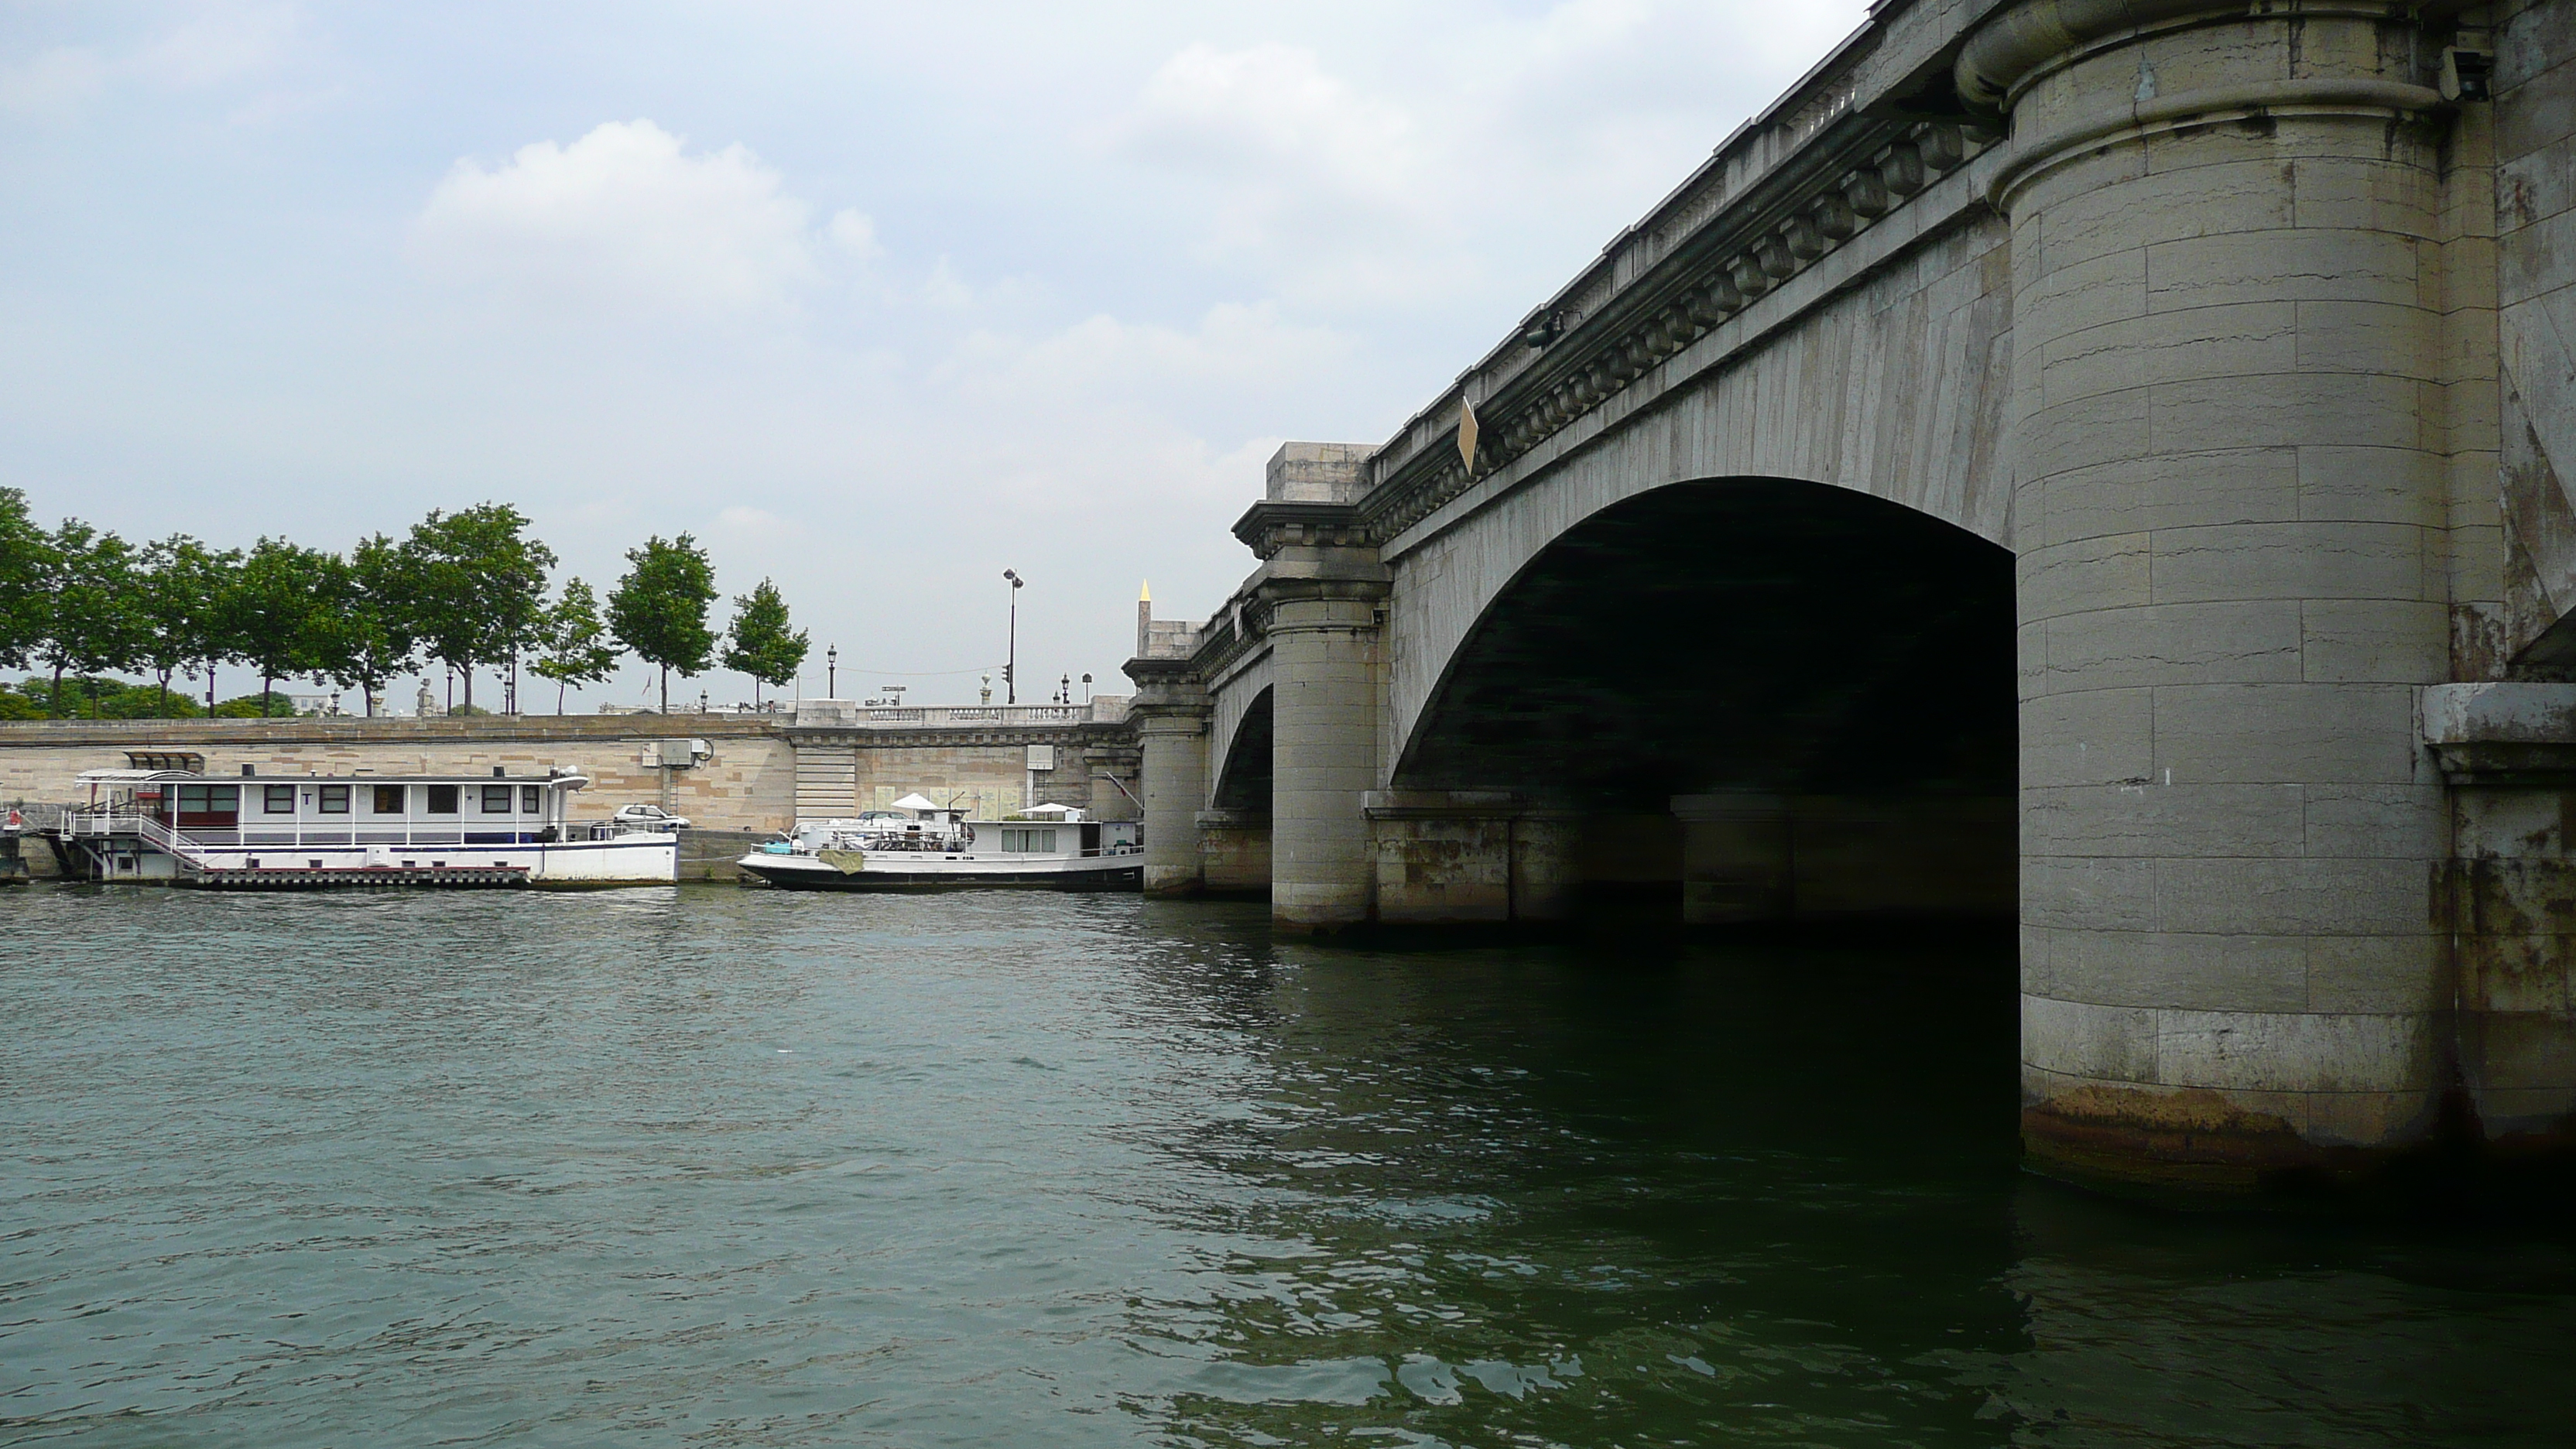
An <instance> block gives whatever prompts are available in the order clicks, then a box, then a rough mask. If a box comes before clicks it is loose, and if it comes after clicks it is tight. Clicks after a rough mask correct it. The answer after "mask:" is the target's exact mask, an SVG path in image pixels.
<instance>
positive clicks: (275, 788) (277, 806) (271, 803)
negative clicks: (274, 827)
mask: <svg viewBox="0 0 2576 1449" xmlns="http://www.w3.org/2000/svg"><path fill="white" fill-rule="evenodd" d="M260 793H261V795H262V797H263V798H262V799H261V801H260V808H261V809H262V810H265V811H267V812H268V813H269V814H271V815H292V814H294V813H295V787H294V786H292V785H263V786H261V787H260Z"/></svg>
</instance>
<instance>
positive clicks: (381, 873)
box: [171, 865, 528, 891]
mask: <svg viewBox="0 0 2576 1449" xmlns="http://www.w3.org/2000/svg"><path fill="white" fill-rule="evenodd" d="M171 883H172V884H174V885H180V886H188V887H193V888H195V889H197V890H207V891H312V890H346V889H348V888H349V887H351V886H359V887H369V886H373V887H380V888H384V889H392V888H394V887H397V886H439V887H443V888H445V889H448V890H494V889H505V888H509V887H513V886H525V885H526V884H528V870H527V867H525V866H508V867H500V866H470V865H467V866H435V867H426V868H412V869H405V868H404V867H401V866H352V867H348V868H345V869H336V870H335V869H332V868H330V867H327V866H326V867H324V868H323V869H320V870H280V869H274V868H263V869H260V870H226V869H221V868H209V869H205V870H199V871H191V872H187V873H184V874H182V875H180V876H178V877H176V878H175V879H174V880H173V881H172V882H171Z"/></svg>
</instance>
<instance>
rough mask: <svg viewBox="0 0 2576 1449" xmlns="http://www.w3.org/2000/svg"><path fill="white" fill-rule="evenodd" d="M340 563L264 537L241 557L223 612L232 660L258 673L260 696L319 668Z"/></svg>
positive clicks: (225, 599) (225, 598) (325, 555)
mask: <svg viewBox="0 0 2576 1449" xmlns="http://www.w3.org/2000/svg"><path fill="white" fill-rule="evenodd" d="M336 562H337V561H336V560H334V559H333V558H332V557H331V556H330V555H329V554H326V553H320V552H317V551H315V550H313V549H309V548H299V547H297V546H296V545H294V544H291V543H288V542H287V541H286V540H284V539H282V538H263V539H261V540H260V541H259V542H258V543H256V544H254V545H252V546H251V551H250V553H249V554H248V555H247V556H245V557H244V558H243V559H242V565H241V570H240V572H239V573H237V574H235V575H234V576H233V580H232V587H230V588H229V589H227V590H225V592H224V598H223V603H222V604H221V606H220V608H219V613H220V616H221V618H222V620H223V623H224V633H225V634H226V635H227V636H229V638H230V641H231V645H232V648H233V649H234V651H235V655H234V657H236V658H238V659H240V660H241V661H242V662H243V663H244V664H247V665H249V666H250V667H251V668H253V669H256V670H258V671H259V683H260V697H261V698H263V699H267V698H272V697H273V690H272V688H271V686H273V685H274V684H275V682H276V681H278V680H281V679H287V678H291V677H292V676H294V675H298V674H307V673H311V672H313V671H314V670H315V668H316V667H317V661H316V649H315V646H316V643H317V640H318V639H319V637H320V634H321V631H322V629H323V627H324V626H325V625H326V624H327V623H328V621H329V619H330V615H331V598H330V589H331V577H332V572H333V567H332V566H333V564H334V563H336ZM263 712H264V713H274V711H273V710H266V709H265V708H263ZM215 713H217V714H219V715H220V714H222V713H223V710H222V709H220V708H218V709H217V710H216V711H215ZM289 713H292V711H291V710H290V711H289ZM256 717H257V716H254V718H256Z"/></svg>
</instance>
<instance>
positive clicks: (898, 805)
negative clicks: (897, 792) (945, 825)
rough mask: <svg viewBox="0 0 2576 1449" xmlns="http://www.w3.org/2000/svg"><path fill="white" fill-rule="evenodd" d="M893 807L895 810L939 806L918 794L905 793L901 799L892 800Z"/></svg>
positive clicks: (935, 807)
mask: <svg viewBox="0 0 2576 1449" xmlns="http://www.w3.org/2000/svg"><path fill="white" fill-rule="evenodd" d="M894 808H895V809H897V810H936V809H938V808H939V806H938V805H937V804H935V803H934V802H932V801H929V800H924V799H922V798H921V796H919V795H918V794H914V795H906V796H904V797H903V798H902V799H900V800H897V801H896V802H894Z"/></svg>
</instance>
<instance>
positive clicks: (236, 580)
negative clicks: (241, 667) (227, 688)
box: [187, 548, 243, 715]
mask: <svg viewBox="0 0 2576 1449" xmlns="http://www.w3.org/2000/svg"><path fill="white" fill-rule="evenodd" d="M242 563H243V559H242V552H241V550H240V549H237V548H227V549H213V550H208V552H207V554H206V561H205V567H206V613H205V617H204V619H203V620H202V621H201V627H200V629H199V630H198V634H197V640H196V644H197V655H196V657H195V658H194V659H191V660H189V661H187V667H188V668H189V669H190V670H191V671H192V672H193V671H194V670H197V669H203V670H205V671H206V713H207V714H209V715H212V714H213V713H214V712H215V671H216V670H217V669H218V668H219V667H221V666H222V665H223V664H224V662H225V661H227V660H238V659H240V658H242V657H243V656H242V648H241V637H240V634H239V633H238V631H237V630H236V628H235V622H236V621H235V619H234V595H235V592H236V591H237V590H239V589H240V587H241V573H242Z"/></svg>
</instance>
